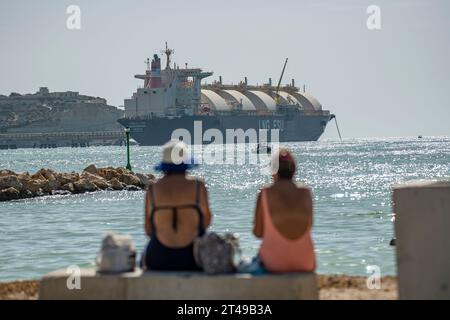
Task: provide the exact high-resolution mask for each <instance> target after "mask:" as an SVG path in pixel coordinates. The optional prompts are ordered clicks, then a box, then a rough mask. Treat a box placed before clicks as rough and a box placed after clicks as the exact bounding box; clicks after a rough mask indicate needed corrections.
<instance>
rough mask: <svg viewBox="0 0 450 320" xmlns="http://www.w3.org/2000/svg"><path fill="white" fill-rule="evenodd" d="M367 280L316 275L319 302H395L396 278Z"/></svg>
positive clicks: (18, 290) (6, 293) (30, 284)
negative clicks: (372, 284)
mask: <svg viewBox="0 0 450 320" xmlns="http://www.w3.org/2000/svg"><path fill="white" fill-rule="evenodd" d="M366 281H367V278H366V277H361V276H346V275H318V276H317V285H318V287H319V298H320V299H321V300H377V299H379V300H396V299H398V294H397V278H396V277H395V276H384V277H382V278H381V289H379V290H370V289H368V288H367V285H366ZM38 298H39V281H38V280H28V281H14V282H6V283H0V300H35V299H38Z"/></svg>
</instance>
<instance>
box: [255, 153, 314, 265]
mask: <svg viewBox="0 0 450 320" xmlns="http://www.w3.org/2000/svg"><path fill="white" fill-rule="evenodd" d="M275 157H278V170H277V171H276V173H275V174H274V175H273V179H274V182H273V184H272V185H270V186H268V187H264V188H263V189H262V190H261V193H260V194H259V197H258V201H257V203H256V213H255V220H254V228H253V233H254V235H255V236H256V237H258V238H262V243H261V247H260V251H259V259H260V261H261V263H262V264H263V266H264V268H265V269H266V270H267V271H269V272H275V273H283V272H313V271H314V270H315V268H316V258H315V254H314V244H313V241H312V237H311V229H312V225H313V206H312V196H311V190H310V189H309V188H308V187H306V186H304V185H298V184H296V183H295V182H294V181H293V176H294V174H295V169H296V168H295V167H296V165H295V160H294V158H293V156H292V154H291V153H290V152H289V151H288V150H287V149H280V151H279V152H278V153H277V154H276V155H275ZM275 160H276V158H275ZM272 162H273V161H272ZM273 163H274V162H273Z"/></svg>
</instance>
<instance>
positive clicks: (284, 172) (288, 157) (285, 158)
mask: <svg viewBox="0 0 450 320" xmlns="http://www.w3.org/2000/svg"><path fill="white" fill-rule="evenodd" d="M295 169H296V168H295V160H294V157H293V156H292V154H291V153H290V152H289V150H287V149H280V152H279V154H278V171H277V174H278V176H279V177H280V178H281V179H292V177H293V176H294V174H295Z"/></svg>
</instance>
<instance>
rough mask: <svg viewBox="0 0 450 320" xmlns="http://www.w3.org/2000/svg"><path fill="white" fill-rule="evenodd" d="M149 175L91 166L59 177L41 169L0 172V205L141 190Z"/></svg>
mask: <svg viewBox="0 0 450 320" xmlns="http://www.w3.org/2000/svg"><path fill="white" fill-rule="evenodd" d="M154 179H155V176H154V175H152V174H143V173H134V172H132V171H129V170H127V169H125V168H113V167H105V168H97V167H96V166H95V165H93V164H91V165H90V166H88V167H87V168H85V169H84V170H83V171H82V172H81V173H77V172H70V173H60V172H56V171H54V170H51V169H41V170H39V171H37V172H36V173H34V174H30V173H29V172H23V173H16V172H14V171H11V170H1V171H0V201H12V200H19V199H27V198H35V197H42V196H48V195H66V194H80V193H86V192H95V191H100V190H110V191H113V190H128V191H137V190H144V189H145V188H147V186H148V185H149V184H150V183H151V182H152V181H154Z"/></svg>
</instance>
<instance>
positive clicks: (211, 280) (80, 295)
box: [39, 269, 318, 300]
mask: <svg viewBox="0 0 450 320" xmlns="http://www.w3.org/2000/svg"><path fill="white" fill-rule="evenodd" d="M67 277H68V276H67V274H66V272H65V270H59V271H55V272H52V273H50V274H48V275H46V276H45V277H44V278H43V279H42V281H41V285H40V295H39V298H40V299H44V300H49V299H50V300H53V299H63V300H66V299H69V300H70V299H81V300H91V299H112V300H123V299H136V300H185V299H186V300H187V299H190V300H214V299H223V300H231V299H236V300H247V299H249V300H252V299H254V300H268V299H270V300H275V299H286V300H291V299H295V300H300V299H318V289H317V284H316V275H315V274H314V273H305V274H283V275H262V276H252V275H248V274H227V275H207V274H204V273H199V272H198V273H196V272H146V273H142V272H141V271H140V270H137V271H136V272H133V273H124V274H118V275H104V274H97V273H96V272H95V270H93V269H83V270H82V271H81V289H80V290H69V289H68V288H67Z"/></svg>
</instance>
